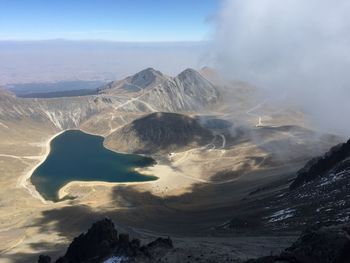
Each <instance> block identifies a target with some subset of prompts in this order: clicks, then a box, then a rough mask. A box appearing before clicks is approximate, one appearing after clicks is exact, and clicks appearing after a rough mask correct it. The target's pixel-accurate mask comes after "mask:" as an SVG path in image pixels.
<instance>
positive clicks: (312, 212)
mask: <svg viewBox="0 0 350 263" xmlns="http://www.w3.org/2000/svg"><path fill="white" fill-rule="evenodd" d="M349 145H350V143H349V142H347V143H344V144H341V145H338V146H336V147H333V148H332V149H331V150H330V151H329V152H328V153H327V154H326V155H325V156H323V157H319V158H316V159H313V160H312V161H310V162H308V163H307V164H306V166H305V167H304V168H302V169H301V170H300V171H299V172H297V176H296V178H295V179H294V180H293V181H292V183H291V184H290V182H288V181H281V182H279V183H278V182H276V183H275V184H274V185H267V186H266V187H264V188H260V189H256V190H255V191H253V192H251V193H250V194H249V195H248V196H247V197H246V198H245V199H244V200H242V204H241V205H240V206H238V207H237V210H236V213H235V214H236V216H235V217H234V218H233V219H232V220H231V221H230V222H229V223H227V224H226V225H224V228H226V229H231V230H232V231H244V230H247V229H249V230H252V229H254V230H257V231H261V230H262V229H264V231H291V230H297V231H299V230H303V229H305V228H306V227H308V226H311V225H314V224H318V225H324V224H341V223H344V222H350V152H349Z"/></svg>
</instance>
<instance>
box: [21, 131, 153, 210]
mask: <svg viewBox="0 0 350 263" xmlns="http://www.w3.org/2000/svg"><path fill="white" fill-rule="evenodd" d="M67 131H80V132H82V133H85V131H83V130H80V129H66V130H62V131H60V132H58V133H56V134H54V135H52V136H51V137H49V139H48V140H46V141H45V142H43V143H42V144H43V149H42V152H44V153H43V154H42V155H40V156H38V157H40V161H39V162H38V163H37V164H35V165H34V166H33V167H32V168H30V169H29V170H28V171H26V172H25V173H24V175H23V176H21V177H20V178H19V181H18V186H19V187H23V188H25V189H26V190H27V191H28V192H29V193H30V194H31V196H33V197H34V198H36V199H39V200H40V201H41V202H42V203H44V204H52V203H58V202H63V201H65V200H61V199H62V198H64V197H67V196H68V192H67V188H69V187H70V186H72V185H77V184H78V185H84V186H86V185H89V186H92V185H93V186H96V185H104V186H107V185H108V186H117V185H125V186H127V185H138V184H145V183H151V182H154V181H157V180H159V177H157V176H154V175H152V176H153V177H155V179H153V180H152V179H150V180H148V181H134V182H132V181H131V182H128V181H125V182H123V181H122V182H109V181H104V180H101V181H100V180H91V181H84V180H71V181H69V182H67V183H66V184H64V185H63V186H62V187H60V188H59V189H58V190H57V192H56V194H57V197H58V200H51V199H47V198H45V197H44V195H42V194H41V193H40V192H39V191H38V189H37V187H36V186H35V185H34V184H33V182H32V181H31V180H30V179H31V177H32V176H33V175H34V173H35V171H36V169H37V168H38V167H39V166H40V165H42V164H43V163H44V162H45V161H46V160H47V158H48V156H49V155H50V152H51V144H52V141H53V140H54V139H55V138H56V137H58V136H59V135H61V134H63V133H65V132H67ZM85 134H87V135H91V136H98V137H101V138H103V139H104V137H103V136H101V135H93V134H90V133H85ZM101 146H102V147H103V148H104V149H105V150H107V151H110V152H113V153H115V154H130V153H119V152H117V151H113V150H111V149H108V148H106V147H105V145H104V144H103V143H102V145H101ZM137 156H141V157H145V158H146V157H147V158H150V159H152V160H153V161H154V164H152V165H150V166H148V167H135V168H133V169H132V170H133V171H134V172H136V173H137V174H139V175H140V176H150V175H149V174H147V173H145V174H144V173H142V172H139V169H143V168H149V167H152V166H154V165H157V164H158V163H157V161H156V160H155V159H153V158H152V157H150V156H144V155H137Z"/></svg>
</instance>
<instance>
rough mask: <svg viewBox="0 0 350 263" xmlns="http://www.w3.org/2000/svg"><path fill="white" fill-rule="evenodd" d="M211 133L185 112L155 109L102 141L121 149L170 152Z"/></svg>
mask: <svg viewBox="0 0 350 263" xmlns="http://www.w3.org/2000/svg"><path fill="white" fill-rule="evenodd" d="M212 140H213V135H212V133H211V131H210V130H208V129H206V128H203V127H202V126H201V125H200V124H199V122H198V121H197V120H196V119H194V118H191V117H188V116H186V115H182V114H177V113H164V112H157V113H152V114H149V115H146V116H144V117H141V118H139V119H136V120H134V121H133V122H131V123H130V124H127V125H126V126H124V127H123V128H121V129H119V130H117V131H115V132H114V133H112V134H110V135H109V136H108V137H107V138H106V140H105V145H106V146H108V147H109V148H112V149H116V150H118V151H122V152H134V153H144V154H150V153H159V152H164V153H170V152H174V151H182V150H186V149H189V148H193V147H199V146H203V145H206V144H208V143H210V142H211V141H212Z"/></svg>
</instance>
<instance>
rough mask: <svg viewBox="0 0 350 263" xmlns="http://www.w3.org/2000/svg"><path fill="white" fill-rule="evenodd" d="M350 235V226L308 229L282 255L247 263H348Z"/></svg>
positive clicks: (349, 258)
mask: <svg viewBox="0 0 350 263" xmlns="http://www.w3.org/2000/svg"><path fill="white" fill-rule="evenodd" d="M349 234H350V225H338V226H328V227H327V226H324V227H321V228H318V229H308V230H306V231H305V232H304V233H303V234H302V235H301V236H300V237H299V239H298V240H297V241H296V242H295V243H294V244H293V245H292V246H291V247H289V248H287V249H286V250H285V251H283V252H282V253H281V254H280V255H278V256H268V257H263V258H260V259H255V260H249V261H247V263H348V262H350V237H349Z"/></svg>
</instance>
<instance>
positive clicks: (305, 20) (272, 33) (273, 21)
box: [213, 0, 350, 136]
mask: <svg viewBox="0 0 350 263" xmlns="http://www.w3.org/2000/svg"><path fill="white" fill-rule="evenodd" d="M349 14H350V1H348V0H337V1H332V0H307V1H305V0H226V1H223V5H222V9H221V12H220V14H219V15H218V18H217V23H216V30H215V35H214V43H213V45H214V46H213V50H214V60H215V64H216V67H218V68H219V69H220V70H221V71H222V72H223V73H225V75H226V76H228V77H229V78H231V79H237V80H243V81H247V82H250V83H252V84H254V85H256V86H257V87H259V88H261V89H263V90H264V91H266V92H269V94H272V93H274V94H276V95H277V94H282V93H287V94H288V95H289V97H290V98H293V101H294V102H296V103H298V105H299V106H301V107H302V108H303V109H304V111H305V112H306V113H307V114H308V116H311V117H312V120H313V121H314V123H315V124H317V125H319V127H321V128H324V129H325V130H327V131H333V132H334V131H335V132H339V133H342V134H343V135H346V136H350V122H349V121H348V115H349V114H350V16H349Z"/></svg>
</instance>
